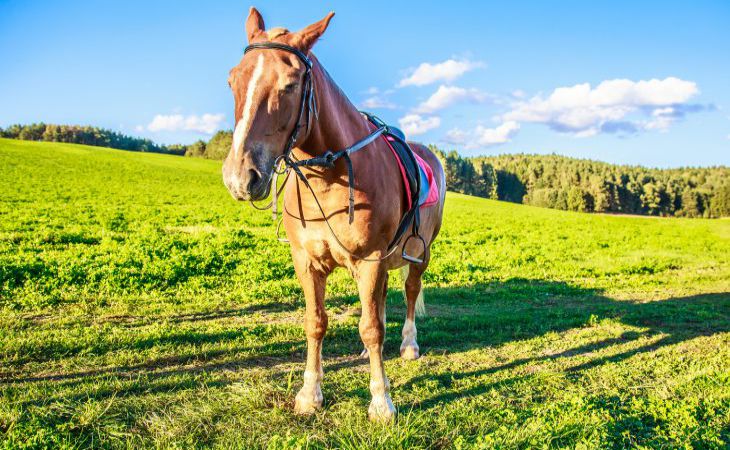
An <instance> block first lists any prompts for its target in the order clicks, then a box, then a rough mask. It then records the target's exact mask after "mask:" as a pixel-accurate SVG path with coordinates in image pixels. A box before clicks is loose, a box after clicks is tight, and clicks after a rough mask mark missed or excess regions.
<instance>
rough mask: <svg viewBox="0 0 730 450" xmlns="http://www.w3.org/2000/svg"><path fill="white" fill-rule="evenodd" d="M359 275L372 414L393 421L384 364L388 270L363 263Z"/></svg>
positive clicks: (378, 418) (361, 322) (363, 335)
mask: <svg viewBox="0 0 730 450" xmlns="http://www.w3.org/2000/svg"><path fill="white" fill-rule="evenodd" d="M356 275H357V285H358V290H359V291H360V301H361V303H362V316H361V317H360V338H361V339H362V342H363V344H364V345H365V350H367V352H368V354H369V356H370V394H371V395H372V400H371V401H370V407H369V408H368V416H369V417H370V420H374V421H389V420H392V419H393V418H395V413H396V411H395V407H394V406H393V401H392V400H391V398H390V382H389V381H388V377H387V376H386V375H385V366H384V365H383V341H384V339H385V294H386V293H387V283H388V272H387V271H386V270H385V268H384V267H383V266H382V265H381V264H377V263H372V262H363V263H361V264H360V266H359V267H358V270H357V274H356Z"/></svg>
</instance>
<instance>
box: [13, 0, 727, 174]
mask: <svg viewBox="0 0 730 450" xmlns="http://www.w3.org/2000/svg"><path fill="white" fill-rule="evenodd" d="M548 3H551V4H550V5H548ZM250 6H251V4H250V3H243V2H240V1H211V2H199V1H198V2H193V1H154V2H150V1H136V0H130V1H124V2H92V1H66V2H50V1H49V2H44V1H35V2H30V1H15V0H10V1H9V0H0V55H1V57H2V61H3V62H2V66H1V67H2V69H1V70H0V126H7V125H10V124H12V123H18V122H19V123H28V122H37V121H45V122H53V123H73V124H92V125H97V126H102V127H107V128H111V129H114V130H119V131H122V132H124V133H127V134H132V135H142V136H145V137H149V138H151V139H153V140H155V141H158V142H164V143H174V142H183V143H188V142H191V141H193V140H195V139H197V138H204V139H206V138H207V137H208V136H209V133H211V132H212V131H214V130H215V129H217V128H232V126H233V124H232V120H233V118H232V117H233V97H232V95H231V93H230V92H229V89H228V85H227V83H226V80H227V74H228V70H229V69H230V68H231V67H232V66H233V65H235V64H236V63H237V62H238V61H239V59H240V57H241V55H242V51H243V47H244V46H245V44H246V42H245V33H244V21H245V18H246V15H247V14H248V9H249V7H250ZM254 6H256V7H257V8H258V9H259V10H260V11H261V13H262V14H263V16H264V19H265V21H266V25H267V27H273V26H285V27H287V28H289V29H292V30H297V29H299V28H301V27H303V26H305V25H307V24H309V23H311V22H314V21H316V20H319V19H321V18H322V17H323V16H324V15H325V14H326V13H327V12H328V11H330V10H332V11H335V12H336V16H335V18H334V19H333V21H332V23H331V24H330V27H329V29H328V30H327V32H326V34H325V36H324V37H323V39H322V40H321V41H320V42H319V43H318V44H317V45H316V46H315V49H314V51H315V53H316V54H317V56H318V58H319V59H320V61H321V62H322V63H323V64H324V65H325V67H326V68H327V70H328V71H329V72H330V74H331V75H332V76H333V78H334V79H335V80H336V81H337V82H338V83H339V85H340V86H341V87H342V88H343V90H344V91H345V92H346V93H347V94H348V95H349V97H350V98H351V100H352V101H353V102H354V103H355V104H357V105H358V106H368V109H369V110H371V111H373V112H375V113H376V114H378V115H380V116H381V117H382V118H383V119H385V120H386V121H389V122H392V123H394V124H399V123H400V124H401V125H402V127H403V128H405V129H406V131H408V132H409V134H410V137H411V138H413V139H415V140H420V141H423V142H426V143H435V144H437V145H439V146H440V147H442V148H445V149H452V148H454V149H457V150H459V152H460V153H461V154H463V155H479V154H499V153H514V152H529V153H551V152H555V153H559V154H564V155H568V156H576V157H585V158H593V159H599V160H604V161H609V162H617V163H630V164H643V165H649V166H658V167H674V166H682V165H717V164H725V165H728V164H730V57H729V56H728V55H730V2H728V1H714V2H713V1H696V2H672V1H662V2H651V1H646V2H621V1H611V2H584V1H581V2H578V1H575V2H573V1H566V2H537V1H536V2H517V1H515V2H473V1H450V2H393V1H390V2H381V1H374V0H371V1H368V2H351V1H329V2H314V1H307V2H302V1H284V0H278V1H275V2H271V1H266V2H264V1H262V2H258V3H255V4H254Z"/></svg>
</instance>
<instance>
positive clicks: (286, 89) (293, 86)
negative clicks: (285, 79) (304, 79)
mask: <svg viewBox="0 0 730 450" xmlns="http://www.w3.org/2000/svg"><path fill="white" fill-rule="evenodd" d="M297 86H298V83H289V84H287V85H286V86H284V89H282V92H284V93H286V94H291V93H292V92H294V90H295V89H296V88H297Z"/></svg>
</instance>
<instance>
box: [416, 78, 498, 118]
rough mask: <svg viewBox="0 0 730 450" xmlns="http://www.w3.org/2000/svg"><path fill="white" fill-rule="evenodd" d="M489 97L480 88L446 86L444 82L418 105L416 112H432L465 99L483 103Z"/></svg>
mask: <svg viewBox="0 0 730 450" xmlns="http://www.w3.org/2000/svg"><path fill="white" fill-rule="evenodd" d="M488 99H489V96H488V95H487V94H485V93H484V92H482V91H480V90H479V89H473V88H472V89H464V88H461V87H458V86H446V85H443V84H442V85H441V86H439V88H438V89H437V90H436V92H434V93H433V94H432V95H431V96H430V97H429V98H428V100H426V101H425V102H423V103H421V104H420V105H418V106H417V107H416V109H415V112H418V113H432V112H434V111H438V110H439V109H443V108H446V107H447V106H451V105H453V104H454V103H458V102H463V101H469V102H472V103H482V102H485V101H486V100H488Z"/></svg>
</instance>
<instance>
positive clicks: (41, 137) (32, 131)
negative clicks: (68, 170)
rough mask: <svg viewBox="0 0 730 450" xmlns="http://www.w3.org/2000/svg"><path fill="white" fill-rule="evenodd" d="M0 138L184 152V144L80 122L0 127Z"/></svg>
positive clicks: (142, 150) (160, 151) (136, 149)
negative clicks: (83, 124)
mask: <svg viewBox="0 0 730 450" xmlns="http://www.w3.org/2000/svg"><path fill="white" fill-rule="evenodd" d="M0 137H4V138H10V139H22V140H25V141H47V142H67V143H72V144H84V145H95V146H97V147H110V148H116V149H120V150H131V151H138V152H152V153H168V154H174V155H184V154H185V151H186V149H187V147H186V146H184V145H159V144H155V143H154V142H152V141H151V140H149V139H144V138H138V137H132V136H127V135H124V134H122V133H117V132H116V131H112V130H107V129H104V128H98V127H92V126H80V125H56V124H46V123H42V122H41V123H33V124H30V125H20V124H16V125H11V126H9V127H7V128H5V129H3V128H0Z"/></svg>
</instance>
